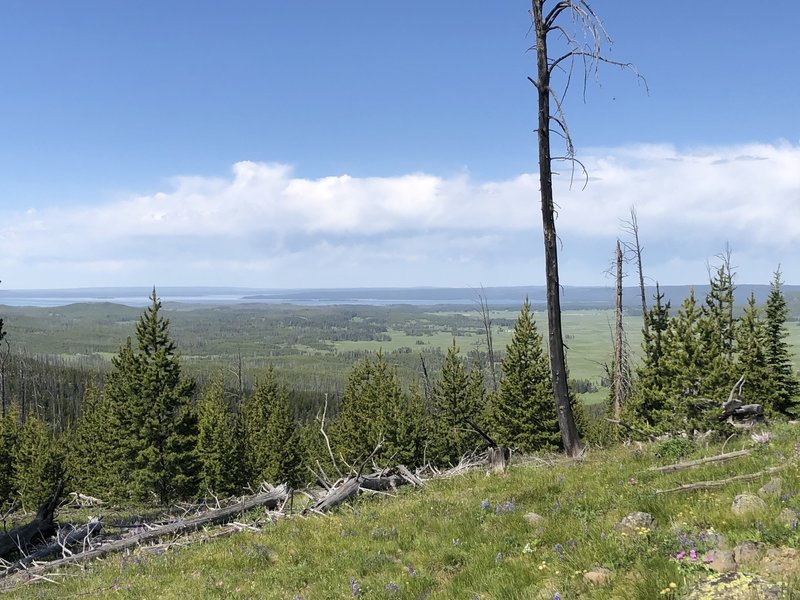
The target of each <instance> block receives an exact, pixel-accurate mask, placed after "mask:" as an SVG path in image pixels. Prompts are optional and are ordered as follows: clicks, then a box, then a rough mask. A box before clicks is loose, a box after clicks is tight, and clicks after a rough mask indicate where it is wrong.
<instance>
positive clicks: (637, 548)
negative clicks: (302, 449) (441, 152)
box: [13, 425, 800, 600]
mask: <svg viewBox="0 0 800 600" xmlns="http://www.w3.org/2000/svg"><path fill="white" fill-rule="evenodd" d="M737 449H749V450H751V454H750V455H749V456H745V457H740V458H738V459H735V460H732V461H730V462H726V463H721V464H707V465H704V466H700V467H698V468H694V469H691V470H683V471H678V472H674V473H657V472H654V471H651V470H649V469H650V467H652V466H654V465H664V464H669V463H672V462H674V461H676V460H677V459H678V458H679V457H682V458H683V459H684V460H687V459H689V458H697V457H701V456H710V455H713V454H717V453H719V452H720V451H722V450H723V447H722V445H716V446H711V447H699V446H696V445H693V444H692V443H690V442H688V441H686V440H682V439H678V440H671V441H667V442H661V443H656V444H650V445H645V446H641V447H640V446H637V445H631V446H621V447H617V448H614V449H611V450H605V451H603V450H592V451H590V452H589V453H588V454H587V456H586V457H585V458H584V459H583V460H581V461H577V462H576V461H567V460H564V459H563V458H560V457H557V456H542V457H529V458H527V459H525V460H518V461H517V462H516V464H512V466H511V467H510V468H509V470H508V472H507V473H506V474H505V475H503V476H486V475H485V474H484V473H482V472H473V473H472V474H469V475H466V476H463V477H457V478H453V479H450V480H441V481H436V482H432V483H431V484H429V485H428V486H427V487H426V488H424V489H422V490H418V491H414V490H401V491H400V492H398V494H397V496H396V497H391V498H390V497H386V496H376V497H362V498H360V499H359V500H358V501H357V502H356V503H355V504H354V505H352V506H346V507H343V508H341V509H339V510H338V511H337V512H335V513H333V514H332V515H330V516H327V517H316V516H315V517H310V518H302V517H298V516H294V517H291V518H288V519H283V520H278V521H275V522H273V520H271V519H270V518H269V517H266V516H264V515H260V516H258V517H255V523H256V525H258V527H259V528H260V531H258V532H247V533H239V534H235V535H233V536H231V537H227V538H224V539H216V540H214V539H212V538H213V531H208V532H207V534H206V537H207V539H208V541H206V542H205V543H195V544H192V545H184V544H183V543H182V542H181V540H175V543H174V544H173V545H172V546H171V547H170V548H169V549H167V550H164V549H163V548H161V549H160V550H159V552H158V553H151V552H147V551H146V550H145V549H140V550H138V551H136V552H135V553H134V554H133V555H130V556H116V557H113V558H109V559H107V560H105V561H104V562H103V563H102V564H97V563H96V564H93V565H92V566H91V567H90V568H89V570H88V572H83V571H81V570H80V569H70V570H68V571H66V572H64V573H60V574H54V575H48V577H49V578H50V579H51V580H52V581H53V582H54V583H47V582H41V581H40V582H37V583H29V584H26V585H24V586H23V587H20V588H17V589H16V590H15V591H14V593H13V597H16V598H59V599H60V598H78V597H80V598H105V597H111V598H117V597H119V598H198V599H199V598H287V599H294V598H304V599H308V600H310V599H315V598H351V597H354V596H356V595H358V596H359V597H364V598H409V599H411V598H414V599H416V598H431V599H439V598H441V599H444V598H465V599H470V598H478V599H487V600H488V599H497V600H500V599H508V600H513V599H517V598H519V599H529V598H542V599H547V600H551V599H553V598H562V599H567V598H586V599H591V598H595V599H608V598H627V599H634V598H643V599H644V598H648V599H652V598H681V597H685V596H686V595H687V594H688V592H689V590H690V589H691V588H692V587H694V586H695V585H696V584H697V582H699V581H702V580H705V579H707V578H708V577H709V576H711V575H713V571H712V570H711V569H712V567H714V566H715V565H719V564H721V561H722V560H723V559H724V557H725V556H726V555H725V552H726V551H728V550H729V551H733V549H734V548H735V547H737V545H740V543H741V542H744V541H748V540H749V541H752V542H754V543H755V546H753V547H752V550H753V552H752V553H751V554H752V555H751V556H750V557H749V558H747V557H743V556H741V555H740V556H738V558H739V564H738V566H737V568H738V570H739V572H740V573H746V574H748V577H751V579H750V581H752V577H753V576H756V575H762V576H765V577H767V578H768V579H769V580H771V581H780V580H783V581H789V582H790V586H795V584H794V583H791V582H793V581H796V577H797V575H798V573H800V556H798V553H797V550H795V549H798V548H800V532H798V528H797V511H798V509H799V508H800V496H798V483H797V482H798V475H800V469H798V453H800V430H798V428H797V426H795V425H782V426H776V427H775V428H773V429H772V438H771V441H770V442H769V443H768V444H764V445H762V444H755V443H754V442H752V441H751V440H750V438H749V437H742V438H739V439H731V440H729V441H728V442H727V443H726V444H724V451H725V452H730V451H732V450H737ZM768 468H778V470H777V471H776V472H775V473H762V474H761V475H758V476H756V477H755V478H753V479H752V480H750V481H736V482H732V483H728V484H726V485H723V486H721V487H718V488H716V489H711V490H705V491H688V492H687V491H683V492H681V491H673V492H668V493H663V494H659V493H657V491H658V490H668V489H671V488H675V487H678V486H680V485H682V484H686V483H688V482H698V481H705V480H719V479H725V478H730V477H733V476H736V475H742V474H751V473H761V472H763V471H764V470H765V469H768ZM772 478H777V480H775V481H773V482H772V484H771V485H772V488H777V489H772V490H771V491H769V492H768V493H763V494H762V495H763V497H764V500H765V505H764V506H763V507H762V508H759V509H756V510H755V511H753V512H751V513H748V514H745V515H735V514H733V512H732V511H731V504H732V502H733V500H734V497H735V496H736V495H737V494H740V493H743V492H752V493H757V490H759V488H761V487H762V486H764V485H765V484H767V483H768V482H770V480H771V479H772ZM634 511H644V512H647V513H650V514H651V515H652V517H654V519H655V523H653V524H651V525H647V526H640V527H635V528H632V529H629V530H627V531H619V530H618V529H617V528H616V527H615V526H616V524H617V523H618V522H619V521H620V520H621V519H622V518H623V517H625V516H626V515H628V514H629V513H632V512H634ZM532 512H535V513H537V514H538V515H539V516H540V517H541V520H538V521H535V519H534V518H533V517H531V516H530V514H529V513H532ZM251 518H252V517H251ZM534 521H535V522H534ZM739 547H740V548H741V547H742V546H739ZM692 550H694V551H695V552H696V555H695V554H694V553H693V552H692ZM715 552H716V554H714V553H715ZM740 554H741V553H740ZM692 556H695V560H692ZM709 557H714V560H713V561H711V562H704V561H708V560H709ZM776 565H778V566H779V567H780V569H782V570H781V571H777V569H778V567H776ZM599 569H606V570H607V571H600V570H599ZM592 573H594V574H592ZM592 578H594V579H595V580H596V583H591V582H590V581H589V580H590V579H592ZM600 580H605V581H600ZM747 581H748V580H745V579H740V580H739V581H738V584H740V585H745V584H746V582H747ZM743 582H744V583H743ZM791 589H795V590H796V589H800V588H798V587H796V586H795V587H793V588H791ZM792 593H793V594H796V592H792ZM725 597H730V598H734V597H737V596H734V595H733V593H732V592H731V593H730V595H727V596H725ZM758 597H763V596H758ZM786 597H791V596H789V595H787V596H786ZM794 597H797V596H796V595H795V596H794Z"/></svg>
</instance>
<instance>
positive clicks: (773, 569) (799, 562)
mask: <svg viewBox="0 0 800 600" xmlns="http://www.w3.org/2000/svg"><path fill="white" fill-rule="evenodd" d="M761 566H762V568H763V570H764V571H766V572H767V573H773V574H775V575H780V576H782V577H787V576H788V577H796V576H797V575H798V574H800V552H798V551H797V550H795V549H794V548H770V549H769V550H767V553H766V555H765V556H764V558H762V559H761Z"/></svg>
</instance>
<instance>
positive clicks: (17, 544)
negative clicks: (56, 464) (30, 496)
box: [0, 481, 64, 559]
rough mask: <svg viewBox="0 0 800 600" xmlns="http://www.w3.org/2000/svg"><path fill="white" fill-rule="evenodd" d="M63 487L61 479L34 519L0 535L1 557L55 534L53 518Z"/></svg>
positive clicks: (23, 549)
mask: <svg viewBox="0 0 800 600" xmlns="http://www.w3.org/2000/svg"><path fill="white" fill-rule="evenodd" d="M63 489H64V484H63V483H62V482H61V481H59V482H58V483H57V484H56V487H55V489H54V490H53V494H52V495H51V496H50V497H49V498H48V499H47V500H45V501H44V503H43V504H42V505H41V506H40V507H39V510H37V511H36V517H35V518H34V519H33V521H31V522H30V523H27V524H25V525H21V526H19V527H15V528H14V529H12V530H11V531H9V532H8V533H4V534H2V535H0V558H3V559H4V558H7V557H9V556H11V555H13V554H16V553H17V552H24V551H25V550H26V549H27V548H29V547H30V546H31V544H32V543H33V542H34V541H35V540H40V541H42V540H46V539H47V538H48V537H50V536H51V535H52V534H53V532H54V531H55V529H56V526H55V522H54V520H53V519H54V516H55V512H56V508H57V507H58V502H59V500H60V499H61V492H62V491H63Z"/></svg>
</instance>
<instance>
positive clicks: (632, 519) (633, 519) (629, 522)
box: [614, 511, 656, 536]
mask: <svg viewBox="0 0 800 600" xmlns="http://www.w3.org/2000/svg"><path fill="white" fill-rule="evenodd" d="M655 524H656V520H655V518H654V517H653V515H651V514H650V513H646V512H639V511H636V512H632V513H631V514H629V515H626V516H624V517H623V518H622V520H621V521H620V522H619V523H617V524H616V525H615V526H614V529H615V530H616V531H617V532H619V533H624V534H626V535H628V536H633V535H636V534H637V533H638V532H639V531H641V530H642V529H651V528H652V527H653V526H654V525H655Z"/></svg>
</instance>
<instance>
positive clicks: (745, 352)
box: [736, 293, 774, 406]
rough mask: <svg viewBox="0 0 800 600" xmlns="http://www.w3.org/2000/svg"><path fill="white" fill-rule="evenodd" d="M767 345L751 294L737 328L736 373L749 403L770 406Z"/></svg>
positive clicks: (764, 329)
mask: <svg viewBox="0 0 800 600" xmlns="http://www.w3.org/2000/svg"><path fill="white" fill-rule="evenodd" d="M766 343H767V339H766V327H765V324H764V322H763V321H762V319H761V316H760V313H759V309H758V306H757V305H756V298H755V295H754V294H752V293H751V294H750V297H749V298H748V299H747V306H746V308H745V310H744V314H743V315H742V317H741V319H739V322H738V325H737V328H736V347H737V361H736V369H737V370H736V372H737V373H739V374H740V376H743V377H744V381H745V385H744V397H745V400H746V402H747V403H748V404H753V403H757V404H762V405H764V406H771V401H772V397H773V393H774V386H773V383H772V381H771V378H770V371H769V366H768V364H767V357H766V353H765V346H766Z"/></svg>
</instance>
